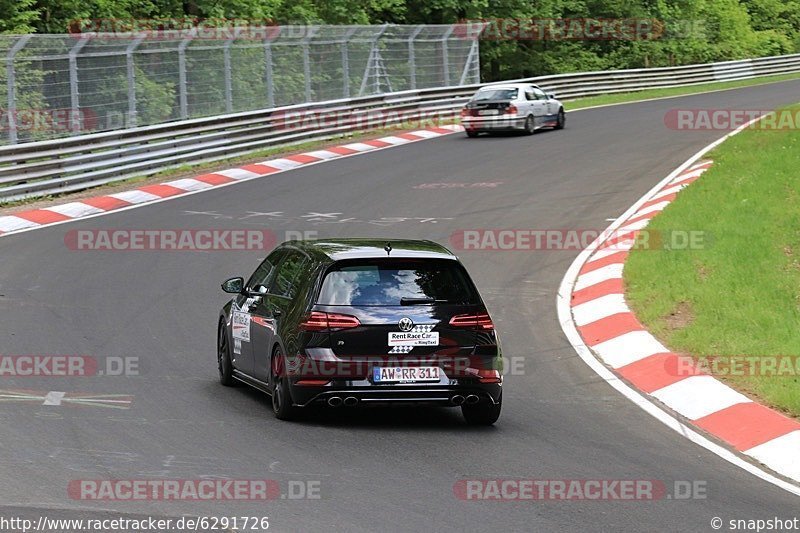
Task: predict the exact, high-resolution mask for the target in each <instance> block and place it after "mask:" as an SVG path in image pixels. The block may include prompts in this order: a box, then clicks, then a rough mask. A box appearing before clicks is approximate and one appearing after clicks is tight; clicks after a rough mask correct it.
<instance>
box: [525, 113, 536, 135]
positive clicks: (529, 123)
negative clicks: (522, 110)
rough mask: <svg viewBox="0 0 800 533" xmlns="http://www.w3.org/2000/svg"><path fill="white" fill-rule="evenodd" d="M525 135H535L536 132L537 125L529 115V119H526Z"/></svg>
mask: <svg viewBox="0 0 800 533" xmlns="http://www.w3.org/2000/svg"><path fill="white" fill-rule="evenodd" d="M524 129H525V135H533V134H534V133H535V132H536V124H535V123H534V121H533V117H532V116H531V115H528V118H526V119H525V126H524Z"/></svg>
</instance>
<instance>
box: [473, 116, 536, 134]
mask: <svg viewBox="0 0 800 533" xmlns="http://www.w3.org/2000/svg"><path fill="white" fill-rule="evenodd" d="M461 125H462V126H464V129H466V130H469V131H510V130H521V129H523V128H524V127H525V117H511V116H503V115H501V116H496V117H492V116H488V117H462V118H461Z"/></svg>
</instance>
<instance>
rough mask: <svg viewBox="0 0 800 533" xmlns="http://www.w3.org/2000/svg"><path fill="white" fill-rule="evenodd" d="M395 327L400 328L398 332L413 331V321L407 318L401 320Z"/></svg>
mask: <svg viewBox="0 0 800 533" xmlns="http://www.w3.org/2000/svg"><path fill="white" fill-rule="evenodd" d="M397 325H398V326H399V327H400V331H411V330H412V329H414V321H413V320H411V319H410V318H408V317H407V316H404V317H403V318H401V319H400V322H398V323H397Z"/></svg>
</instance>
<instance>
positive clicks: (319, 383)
mask: <svg viewBox="0 0 800 533" xmlns="http://www.w3.org/2000/svg"><path fill="white" fill-rule="evenodd" d="M330 382H331V381H330V380H329V379H301V380H300V381H295V383H294V384H295V385H297V386H298V387H324V386H325V385H327V384H328V383H330Z"/></svg>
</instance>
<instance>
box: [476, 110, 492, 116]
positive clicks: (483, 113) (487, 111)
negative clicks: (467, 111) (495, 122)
mask: <svg viewBox="0 0 800 533" xmlns="http://www.w3.org/2000/svg"><path fill="white" fill-rule="evenodd" d="M478 114H479V115H496V114H497V109H481V110H480V111H478Z"/></svg>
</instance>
